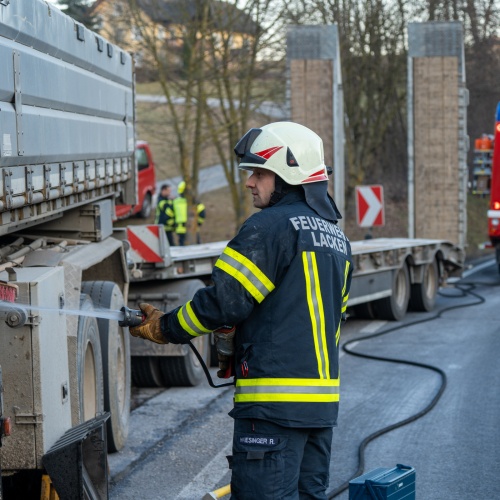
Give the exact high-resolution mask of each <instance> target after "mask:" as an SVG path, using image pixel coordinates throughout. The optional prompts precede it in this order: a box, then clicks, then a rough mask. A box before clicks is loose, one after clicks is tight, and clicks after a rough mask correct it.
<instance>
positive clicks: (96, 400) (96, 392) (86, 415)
mask: <svg viewBox="0 0 500 500" xmlns="http://www.w3.org/2000/svg"><path fill="white" fill-rule="evenodd" d="M93 309H94V308H93V306H92V300H91V299H90V297H89V296H88V295H85V294H82V295H81V296H80V310H81V311H87V312H91V311H93ZM76 364H77V373H78V398H79V408H80V421H81V422H86V421H87V420H90V419H91V418H94V417H95V416H96V414H98V413H102V412H104V382H103V374H102V355H101V345H100V343H99V330H98V326H97V320H96V318H95V317H93V316H79V318H78V333H77V359H76Z"/></svg>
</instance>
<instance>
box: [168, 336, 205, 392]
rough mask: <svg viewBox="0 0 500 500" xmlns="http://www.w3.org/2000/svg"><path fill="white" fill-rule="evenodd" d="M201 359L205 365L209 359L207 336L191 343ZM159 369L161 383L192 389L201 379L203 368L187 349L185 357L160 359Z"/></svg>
mask: <svg viewBox="0 0 500 500" xmlns="http://www.w3.org/2000/svg"><path fill="white" fill-rule="evenodd" d="M191 342H192V343H193V344H194V346H195V347H196V349H197V351H198V352H199V353H200V354H201V357H202V358H203V360H204V361H205V363H207V361H208V358H209V352H210V351H209V347H210V346H209V342H210V339H209V337H208V335H202V336H200V337H198V338H197V339H194V340H192V341H191ZM160 369H161V373H162V376H163V381H164V383H165V385H167V386H174V387H194V386H195V385H198V384H199V383H200V382H201V381H202V379H203V377H204V373H203V368H202V367H201V363H200V362H199V361H198V358H197V357H196V356H195V355H194V353H193V351H192V350H191V349H189V352H188V353H187V354H186V356H168V357H163V358H160Z"/></svg>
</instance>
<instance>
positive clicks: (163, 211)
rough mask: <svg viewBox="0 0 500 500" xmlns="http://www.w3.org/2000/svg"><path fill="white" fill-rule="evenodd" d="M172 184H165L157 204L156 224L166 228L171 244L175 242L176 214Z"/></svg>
mask: <svg viewBox="0 0 500 500" xmlns="http://www.w3.org/2000/svg"><path fill="white" fill-rule="evenodd" d="M170 192H171V187H170V184H163V186H162V187H161V189H160V195H159V196H158V203H157V204H156V214H155V224H161V225H162V226H163V229H165V234H166V235H167V239H168V242H169V244H170V246H173V245H174V244H175V243H174V229H175V215H174V200H172V198H171V197H170Z"/></svg>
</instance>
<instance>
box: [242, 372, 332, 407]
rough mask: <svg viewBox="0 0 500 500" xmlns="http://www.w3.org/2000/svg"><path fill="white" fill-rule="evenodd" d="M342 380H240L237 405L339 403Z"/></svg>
mask: <svg viewBox="0 0 500 500" xmlns="http://www.w3.org/2000/svg"><path fill="white" fill-rule="evenodd" d="M339 385H340V384H339V379H328V380H325V379H323V380H320V379H313V378H254V379H238V380H237V381H236V390H235V396H234V400H235V402H236V403H254V402H267V403H335V402H338V400H339Z"/></svg>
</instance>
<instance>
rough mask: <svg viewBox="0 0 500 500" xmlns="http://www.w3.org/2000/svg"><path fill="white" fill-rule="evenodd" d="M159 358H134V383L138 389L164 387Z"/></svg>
mask: <svg viewBox="0 0 500 500" xmlns="http://www.w3.org/2000/svg"><path fill="white" fill-rule="evenodd" d="M158 360H159V357H158V356H132V383H133V384H134V386H136V387H164V385H165V384H164V383H163V378H162V375H161V370H160V363H159V361H158Z"/></svg>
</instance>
